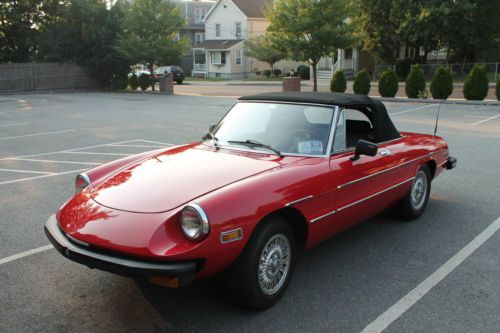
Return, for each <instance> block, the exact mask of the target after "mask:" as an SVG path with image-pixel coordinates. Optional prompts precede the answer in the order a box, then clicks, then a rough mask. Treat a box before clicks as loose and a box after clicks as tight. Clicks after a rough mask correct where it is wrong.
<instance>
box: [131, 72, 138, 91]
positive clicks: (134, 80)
mask: <svg viewBox="0 0 500 333" xmlns="http://www.w3.org/2000/svg"><path fill="white" fill-rule="evenodd" d="M128 84H129V86H130V89H132V90H137V88H139V79H138V78H137V75H135V73H134V74H132V76H131V77H130V78H129V79H128Z"/></svg>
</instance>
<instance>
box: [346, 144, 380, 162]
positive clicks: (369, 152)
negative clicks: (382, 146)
mask: <svg viewBox="0 0 500 333" xmlns="http://www.w3.org/2000/svg"><path fill="white" fill-rule="evenodd" d="M377 151H378V145H377V144H376V143H373V142H370V141H366V140H358V143H357V144H356V150H355V152H354V156H353V157H351V161H353V162H354V161H357V160H359V157H360V156H361V155H366V156H375V155H377Z"/></svg>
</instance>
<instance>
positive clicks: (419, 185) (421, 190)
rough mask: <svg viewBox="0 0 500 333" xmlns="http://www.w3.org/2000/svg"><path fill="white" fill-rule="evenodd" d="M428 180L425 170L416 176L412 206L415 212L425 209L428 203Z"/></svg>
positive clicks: (412, 186) (412, 188)
mask: <svg viewBox="0 0 500 333" xmlns="http://www.w3.org/2000/svg"><path fill="white" fill-rule="evenodd" d="M428 185H429V184H428V180H427V176H426V174H425V172H424V171H423V170H420V171H419V172H417V175H416V176H415V179H414V180H413V183H412V185H411V194H410V197H411V206H412V207H413V209H415V210H419V209H420V208H422V207H423V205H424V204H425V201H426V199H427V198H426V197H427V187H428Z"/></svg>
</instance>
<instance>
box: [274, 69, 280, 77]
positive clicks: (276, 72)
mask: <svg viewBox="0 0 500 333" xmlns="http://www.w3.org/2000/svg"><path fill="white" fill-rule="evenodd" d="M280 75H281V69H273V76H280Z"/></svg>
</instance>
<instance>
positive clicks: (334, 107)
mask: <svg viewBox="0 0 500 333" xmlns="http://www.w3.org/2000/svg"><path fill="white" fill-rule="evenodd" d="M240 103H254V104H255V103H264V104H291V105H304V106H317V107H322V108H326V109H332V110H333V117H332V120H331V122H330V131H329V134H328V144H327V146H326V149H325V153H324V154H321V155H314V154H299V153H287V152H281V155H282V156H297V157H320V158H325V157H330V155H331V154H330V152H331V149H332V145H333V138H334V136H335V126H334V124H336V123H337V119H338V116H339V109H340V108H339V106H338V105H329V104H318V103H300V102H286V101H263V100H244V101H237V102H236V103H234V104H233V105H232V106H231V107H230V108H229V110H228V111H227V112H226V113H225V114H224V116H223V117H222V118H221V119H220V120H219V122H218V123H217V125H216V126H215V127H214V128H213V130H212V133H213V134H214V135H215V133H216V132H217V131H218V130H219V128H220V126H221V124H222V123H223V121H224V119H225V118H226V117H227V115H228V114H229V113H230V112H231V111H232V110H233V109H234V107H235V106H236V105H237V104H240ZM209 142H211V141H205V140H203V141H202V144H205V145H210V146H213V144H209ZM219 148H224V149H229V150H237V151H246V152H251V153H261V154H274V153H272V152H270V151H269V150H267V149H262V150H259V149H251V148H246V147H242V146H238V145H228V144H221V143H219ZM257 148H258V147H257Z"/></svg>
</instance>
